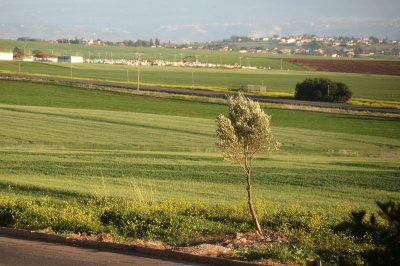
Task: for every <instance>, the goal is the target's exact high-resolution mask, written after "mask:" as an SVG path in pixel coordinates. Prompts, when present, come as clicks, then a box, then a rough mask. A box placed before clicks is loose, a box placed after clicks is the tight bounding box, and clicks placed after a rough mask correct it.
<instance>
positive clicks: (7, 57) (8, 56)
mask: <svg viewBox="0 0 400 266" xmlns="http://www.w3.org/2000/svg"><path fill="white" fill-rule="evenodd" d="M13 58H14V55H13V53H0V60H13Z"/></svg>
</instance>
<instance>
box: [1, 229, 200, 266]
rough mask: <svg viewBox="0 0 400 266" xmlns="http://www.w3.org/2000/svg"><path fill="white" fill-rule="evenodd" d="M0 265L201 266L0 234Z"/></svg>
mask: <svg viewBox="0 0 400 266" xmlns="http://www.w3.org/2000/svg"><path fill="white" fill-rule="evenodd" d="M0 265H2V266H3V265H10V266H11V265H13V266H14V265H30V266H36V265H37V266H39V265H40V266H45V265H57V266H70V265H89V266H90V265H116V266H117V265H157V266H158V265H160V266H161V265H162V266H164V265H165V266H172V265H203V264H196V263H191V262H185V261H180V260H171V259H161V258H157V257H152V256H146V255H143V254H139V253H133V252H129V253H128V252H127V253H123V252H111V251H107V250H99V249H89V248H82V247H74V246H66V245H61V244H57V243H48V242H42V241H35V240H24V239H22V238H18V237H11V236H6V235H1V234H0Z"/></svg>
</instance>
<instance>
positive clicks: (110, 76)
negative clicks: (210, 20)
mask: <svg viewBox="0 0 400 266" xmlns="http://www.w3.org/2000/svg"><path fill="white" fill-rule="evenodd" d="M1 70H4V71H13V72H15V73H18V72H19V71H21V72H23V73H37V74H46V75H58V76H66V77H70V76H71V65H70V64H53V63H32V62H22V63H21V64H20V65H19V64H18V62H7V61H0V71H1ZM140 73H141V74H140V80H141V82H142V83H148V84H160V85H164V84H166V85H179V86H182V87H188V88H191V87H192V86H193V82H192V73H193V81H194V85H195V87H198V86H203V87H204V86H205V87H221V88H227V89H235V88H236V89H237V88H238V87H240V86H243V85H248V84H255V85H261V84H264V85H265V86H266V88H267V91H268V92H290V93H293V92H294V88H295V86H296V83H297V82H301V81H303V80H304V79H306V78H314V77H326V78H330V79H332V80H334V81H341V82H344V83H346V84H347V85H348V86H349V88H350V89H351V90H352V92H353V97H356V98H366V99H378V100H388V101H399V100H400V85H399V84H400V77H398V76H384V75H363V74H346V73H327V72H310V71H287V70H285V71H280V70H274V71H271V70H270V71H268V70H244V69H233V70H228V69H199V68H181V67H155V66H153V67H141V70H140ZM72 77H75V78H92V79H102V80H111V81H123V82H127V81H130V82H137V67H135V66H129V67H128V66H118V65H99V64H73V65H72Z"/></svg>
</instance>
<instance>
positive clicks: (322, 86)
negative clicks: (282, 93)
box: [294, 78, 352, 103]
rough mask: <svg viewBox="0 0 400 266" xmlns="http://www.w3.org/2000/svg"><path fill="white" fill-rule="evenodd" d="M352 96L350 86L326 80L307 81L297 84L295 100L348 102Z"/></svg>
mask: <svg viewBox="0 0 400 266" xmlns="http://www.w3.org/2000/svg"><path fill="white" fill-rule="evenodd" d="M351 96H352V93H351V91H350V89H349V88H348V86H347V85H346V84H344V83H342V82H334V81H332V80H330V79H326V78H315V79H309V78H307V79H305V80H304V81H303V82H299V83H297V84H296V90H295V96H294V97H295V98H296V99H298V100H311V101H326V102H338V103H342V102H346V101H348V100H349V99H350V98H351Z"/></svg>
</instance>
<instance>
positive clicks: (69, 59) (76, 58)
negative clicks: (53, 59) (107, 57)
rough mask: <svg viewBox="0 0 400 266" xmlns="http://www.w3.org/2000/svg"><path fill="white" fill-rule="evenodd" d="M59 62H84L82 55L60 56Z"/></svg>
mask: <svg viewBox="0 0 400 266" xmlns="http://www.w3.org/2000/svg"><path fill="white" fill-rule="evenodd" d="M58 63H83V57H82V56H69V55H68V56H59V57H58Z"/></svg>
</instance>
